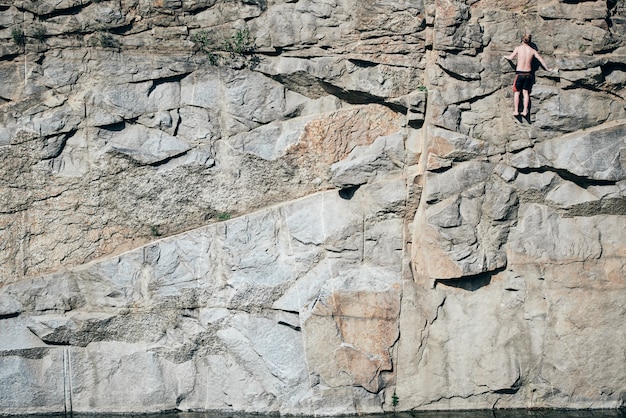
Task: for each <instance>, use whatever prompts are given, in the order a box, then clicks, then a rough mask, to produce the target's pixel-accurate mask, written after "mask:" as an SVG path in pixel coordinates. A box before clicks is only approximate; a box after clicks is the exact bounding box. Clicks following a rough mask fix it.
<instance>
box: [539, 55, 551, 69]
mask: <svg viewBox="0 0 626 418" xmlns="http://www.w3.org/2000/svg"><path fill="white" fill-rule="evenodd" d="M535 58H537V60H538V61H539V63H540V64H541V66H542V67H543V68H544V69H545V70H546V71H552V70H551V69H550V67H548V64H546V62H545V61H544V60H543V58H541V55H539V53H538V52H535Z"/></svg>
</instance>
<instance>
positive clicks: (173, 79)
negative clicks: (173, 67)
mask: <svg viewBox="0 0 626 418" xmlns="http://www.w3.org/2000/svg"><path fill="white" fill-rule="evenodd" d="M189 74H191V73H183V74H176V75H172V76H169V77H163V78H156V79H152V85H151V86H150V88H149V89H148V96H150V95H151V94H152V92H153V91H154V90H155V89H156V88H157V87H158V86H160V85H162V84H167V83H179V82H181V81H182V80H183V79H185V78H186V77H187V76H188V75H189ZM143 82H144V81H140V82H138V83H143Z"/></svg>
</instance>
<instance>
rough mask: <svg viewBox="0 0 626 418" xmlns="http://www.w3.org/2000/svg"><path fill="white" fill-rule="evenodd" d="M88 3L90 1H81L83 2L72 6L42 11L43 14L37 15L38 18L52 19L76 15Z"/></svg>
mask: <svg viewBox="0 0 626 418" xmlns="http://www.w3.org/2000/svg"><path fill="white" fill-rule="evenodd" d="M90 5H91V2H88V3H83V4H78V5H75V6H72V7H68V8H67V9H59V10H53V11H52V12H50V13H44V14H41V15H39V20H47V19H52V18H55V17H59V16H73V15H77V14H79V13H80V12H81V11H82V10H83V9H84V8H86V7H87V6H90Z"/></svg>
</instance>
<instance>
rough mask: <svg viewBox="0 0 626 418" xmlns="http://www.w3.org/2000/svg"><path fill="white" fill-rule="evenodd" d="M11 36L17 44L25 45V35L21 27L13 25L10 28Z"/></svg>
mask: <svg viewBox="0 0 626 418" xmlns="http://www.w3.org/2000/svg"><path fill="white" fill-rule="evenodd" d="M11 38H13V42H15V44H16V45H18V46H24V45H26V35H24V30H23V29H22V28H19V27H15V28H13V29H11Z"/></svg>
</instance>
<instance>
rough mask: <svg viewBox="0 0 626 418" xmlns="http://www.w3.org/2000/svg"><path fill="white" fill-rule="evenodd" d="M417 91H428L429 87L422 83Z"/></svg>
mask: <svg viewBox="0 0 626 418" xmlns="http://www.w3.org/2000/svg"><path fill="white" fill-rule="evenodd" d="M417 91H423V92H428V87H426V86H425V85H423V84H422V85H420V86H418V87H417Z"/></svg>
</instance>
